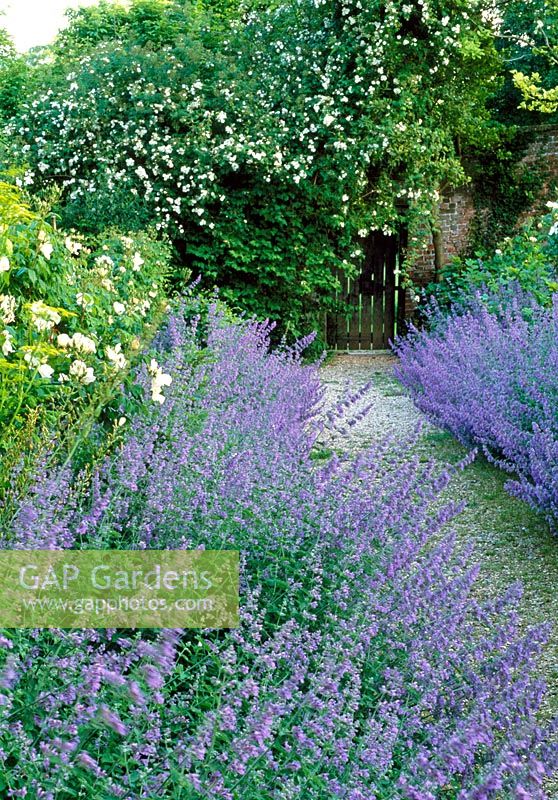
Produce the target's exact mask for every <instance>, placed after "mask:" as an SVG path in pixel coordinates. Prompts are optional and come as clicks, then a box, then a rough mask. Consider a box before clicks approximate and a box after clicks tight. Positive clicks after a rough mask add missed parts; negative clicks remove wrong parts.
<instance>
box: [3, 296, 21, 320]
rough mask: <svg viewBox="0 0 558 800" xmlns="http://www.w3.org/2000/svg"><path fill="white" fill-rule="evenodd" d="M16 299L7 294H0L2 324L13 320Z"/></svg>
mask: <svg viewBox="0 0 558 800" xmlns="http://www.w3.org/2000/svg"><path fill="white" fill-rule="evenodd" d="M16 304H17V300H16V299H15V297H12V296H11V295H9V294H0V320H1V321H2V322H3V323H4V325H9V324H10V322H14V321H15V309H16Z"/></svg>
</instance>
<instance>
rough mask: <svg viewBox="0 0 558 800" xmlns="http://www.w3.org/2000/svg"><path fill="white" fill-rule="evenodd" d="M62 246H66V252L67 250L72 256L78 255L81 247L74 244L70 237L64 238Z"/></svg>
mask: <svg viewBox="0 0 558 800" xmlns="http://www.w3.org/2000/svg"><path fill="white" fill-rule="evenodd" d="M64 244H65V245H66V250H68V251H69V252H70V253H71V254H72V255H73V256H77V255H79V251H80V250H81V249H82V247H83V245H82V244H80V242H74V240H73V239H72V237H71V236H66V238H65V240H64Z"/></svg>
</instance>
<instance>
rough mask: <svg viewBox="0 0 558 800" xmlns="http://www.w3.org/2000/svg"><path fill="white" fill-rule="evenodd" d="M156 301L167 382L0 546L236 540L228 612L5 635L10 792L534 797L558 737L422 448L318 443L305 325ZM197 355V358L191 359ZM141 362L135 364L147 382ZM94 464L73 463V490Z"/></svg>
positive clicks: (331, 416)
mask: <svg viewBox="0 0 558 800" xmlns="http://www.w3.org/2000/svg"><path fill="white" fill-rule="evenodd" d="M195 328H196V323H195V322H194V323H193V325H189V326H186V325H185V324H184V321H183V319H182V317H181V316H180V315H174V316H172V317H171V318H170V321H169V324H168V327H167V328H166V330H165V331H163V332H162V333H161V335H160V336H159V338H158V342H157V346H158V355H157V360H158V362H160V363H161V365H162V367H161V369H164V370H165V372H164V374H170V375H171V376H172V377H173V382H172V385H171V386H168V387H167V388H166V390H165V394H166V401H165V402H164V403H163V404H162V405H157V406H152V407H150V408H149V409H146V410H145V413H144V414H142V415H139V416H137V417H136V418H135V419H134V420H133V421H132V423H131V425H130V431H129V437H128V438H127V440H126V441H125V442H124V443H123V445H122V447H121V448H119V449H118V450H117V452H115V453H114V454H113V455H112V456H110V457H109V458H108V459H107V460H106V462H105V463H103V464H102V465H101V466H100V468H99V469H98V470H96V471H95V473H94V475H93V476H92V479H91V483H90V489H89V490H87V488H86V489H85V492H84V491H83V489H82V490H81V491H80V489H79V487H80V481H83V476H82V478H81V479H80V478H78V480H77V481H75V480H74V479H73V478H72V473H71V470H70V469H69V468H68V467H60V468H55V469H53V470H51V471H50V472H48V473H47V474H43V472H42V471H41V467H40V466H39V473H38V474H39V475H40V476H41V479H40V480H38V481H37V483H36V485H35V487H34V489H33V491H32V492H31V493H30V494H29V495H28V497H27V498H26V499H25V500H24V502H23V503H22V504H21V506H20V508H19V509H18V511H17V513H16V514H15V517H14V518H12V519H11V520H8V521H7V524H6V527H5V537H4V546H14V545H15V546H18V547H22V548H35V547H74V546H78V547H79V546H85V547H107V546H112V547H122V548H130V547H131V548H145V547H148V548H154V549H160V548H163V549H164V548H170V547H179V548H181V547H184V548H199V547H206V548H216V549H229V548H233V549H239V550H240V551H241V560H242V581H241V584H242V598H241V609H242V611H241V626H240V627H239V629H237V630H231V631H216V632H211V631H203V632H202V631H199V632H197V631H172V630H168V631H162V632H147V631H146V632H141V633H140V632H136V633H132V632H125V631H119V632H118V633H116V632H114V631H106V632H102V631H80V632H64V631H50V632H43V633H34V634H31V635H30V634H28V633H26V632H24V631H6V632H5V633H4V635H3V636H2V637H1V638H0V652H1V653H2V656H3V658H4V662H3V667H2V669H1V671H0V685H1V694H0V697H1V699H2V703H1V704H0V744H1V748H0V759H1V763H2V771H1V778H0V781H1V782H2V783H1V786H2V791H3V792H5V793H6V794H7V795H8V796H14V797H15V796H20V795H21V793H22V791H23V789H24V788H25V789H26V790H27V793H28V795H29V796H36V797H56V798H57V800H69V798H71V797H74V796H76V795H79V794H80V793H81V794H84V795H86V796H90V797H106V798H108V797H117V798H126V800H137V798H150V797H155V796H157V797H165V796H166V797H172V798H176V800H178V799H179V798H189V800H190V799H191V800H194V799H195V798H206V797H212V798H228V800H240V798H242V799H243V800H260V799H261V798H262V797H263V796H266V797H267V796H269V797H274V798H278V800H279V798H283V799H284V800H286V798H295V797H298V798H301V800H302V799H304V800H327V799H329V798H331V800H333V798H344V799H345V800H364V798H366V800H368V798H371V797H375V798H377V800H388V798H389V799H391V798H395V797H400V798H410V799H411V800H419V798H420V799H421V800H422V799H423V798H429V799H430V798H435V797H440V798H441V797H448V798H449V797H451V798H457V797H459V798H461V799H462V800H473V798H477V799H478V798H481V797H486V798H489V797H496V796H501V797H510V798H512V797H513V798H542V797H544V791H543V789H542V786H541V782H542V779H543V777H544V775H545V773H546V772H547V771H549V770H551V769H552V768H553V767H554V764H555V762H556V749H555V748H554V747H553V746H550V745H549V744H547V743H545V741H546V735H545V734H544V732H542V731H540V730H539V729H538V728H537V724H536V721H535V716H536V709H537V707H538V704H539V702H540V698H541V687H540V686H539V685H538V683H537V682H536V681H535V680H533V678H532V677H531V674H532V669H533V666H534V662H535V661H536V659H537V658H538V654H539V652H540V649H541V647H542V644H543V640H544V632H543V631H540V630H534V631H531V632H529V634H528V636H527V637H526V638H521V637H519V636H518V633H517V629H516V618H515V614H514V611H513V603H514V596H515V595H516V594H517V593H516V592H511V593H510V596H509V597H508V598H505V599H503V600H502V601H497V602H491V603H490V604H489V605H487V606H480V605H479V604H478V603H477V602H476V601H475V600H473V599H472V597H471V589H472V586H473V583H474V580H475V576H476V572H477V571H476V569H475V568H474V567H471V566H470V557H469V556H470V554H465V555H461V556H458V555H456V553H455V552H454V546H453V540H452V537H451V535H447V534H446V533H444V532H443V531H444V525H445V523H447V522H448V520H449V519H451V517H452V516H453V514H454V513H455V512H456V511H457V509H456V508H453V507H451V508H443V509H442V508H440V506H439V503H437V499H438V496H439V492H440V491H441V489H442V488H443V487H444V486H445V485H446V484H447V482H448V480H449V474H448V473H442V474H440V473H439V471H438V470H437V469H436V468H435V467H434V465H433V464H427V465H425V464H420V462H419V460H418V457H417V458H410V457H407V458H405V457H404V454H405V449H406V446H405V445H403V446H402V447H401V448H397V447H396V448H395V452H393V451H392V450H391V449H390V447H388V446H383V445H378V446H377V447H376V448H375V449H373V450H372V451H370V452H366V453H363V454H361V455H359V456H358V458H357V459H356V460H355V461H353V460H351V459H350V458H339V457H337V456H332V457H331V459H329V460H328V461H326V462H323V461H322V462H320V463H318V462H316V461H315V460H314V459H313V457H312V454H313V449H314V445H315V443H316V442H317V440H318V439H319V441H321V442H325V441H327V436H328V435H329V434H328V431H329V429H330V427H331V426H335V427H336V429H339V428H343V427H344V426H346V425H347V424H348V423H350V422H351V416H350V412H348V411H347V409H346V405H347V403H346V401H345V400H343V401H342V403H340V405H339V406H338V407H337V408H335V409H332V410H331V411H330V412H329V413H328V414H326V416H325V420H326V421H325V422H324V421H322V417H321V415H319V414H318V411H319V408H320V405H319V404H320V402H321V389H320V383H319V378H318V374H317V371H316V369H315V368H313V367H303V366H302V365H301V351H302V347H303V344H304V343H301V345H300V346H298V347H296V348H294V349H290V350H278V351H275V352H273V353H269V352H268V344H269V335H270V331H269V328H268V326H266V325H262V324H257V323H242V324H236V325H231V324H230V323H228V322H227V321H226V320H225V319H224V317H223V316H222V315H221V314H219V313H217V312H216V311H215V310H213V311H212V312H211V313H210V317H209V322H208V331H207V343H208V348H207V350H200V348H199V346H198V345H197V344H196V337H197V334H196V330H195ZM194 364H197V366H194ZM153 380H154V378H153V374H151V375H150V374H148V373H147V372H146V371H144V372H143V374H142V377H141V379H140V383H141V385H143V386H144V388H147V389H149V388H151V389H152V388H153ZM87 485H88V482H87V481H86V486H87Z"/></svg>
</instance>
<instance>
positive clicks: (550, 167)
mask: <svg viewBox="0 0 558 800" xmlns="http://www.w3.org/2000/svg"><path fill="white" fill-rule="evenodd" d="M529 165H542V166H543V167H544V170H545V172H546V174H547V175H548V176H549V178H553V179H555V180H558V127H556V126H538V127H537V128H536V129H535V138H534V140H533V141H532V142H531V144H530V145H529V146H528V148H527V150H526V153H525V156H524V157H523V159H522V160H521V161H520V162H519V164H518V167H519V168H521V167H523V168H525V167H527V168H528V167H529ZM548 197H549V187H548V185H547V184H545V185H543V187H542V188H541V196H540V197H539V198H538V199H537V201H536V202H535V204H534V205H533V208H532V209H530V211H528V212H527V213H526V214H525V215H523V218H522V219H521V220H520V221H519V222H520V223H521V221H523V220H524V219H525V218H526V217H528V216H529V215H530V214H533V213H537V211H539V210H540V208H541V205H543V203H544V200H546V199H548ZM475 213H476V209H475V204H474V199H473V190H472V188H471V187H470V186H464V187H461V188H459V189H456V190H455V191H453V192H452V193H451V194H449V195H448V196H446V197H443V198H442V201H441V203H440V222H441V231H442V241H443V254H444V263H446V264H447V263H449V262H450V261H451V259H452V258H453V257H454V256H456V255H461V254H462V253H463V252H464V251H465V250H466V249H467V245H468V242H469V234H470V231H471V224H472V222H473V220H474V217H475ZM434 276H435V259H434V243H433V242H432V240H430V241H427V243H426V247H425V248H424V251H423V254H422V255H421V256H420V257H419V258H418V259H417V262H416V265H415V267H414V268H413V280H414V282H415V283H416V284H417V285H418V286H425V285H426V284H427V283H429V282H430V281H432V280H433V279H434ZM406 305H407V311H408V312H409V313H410V314H412V310H413V304H412V302H411V300H410V299H408V300H407V303H406Z"/></svg>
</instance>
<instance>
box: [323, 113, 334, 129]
mask: <svg viewBox="0 0 558 800" xmlns="http://www.w3.org/2000/svg"><path fill="white" fill-rule="evenodd" d="M332 122H335V117H334V116H333V115H332V114H326V115H325V117H324V125H325V126H326V128H329V126H330V125H331V123H332Z"/></svg>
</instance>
